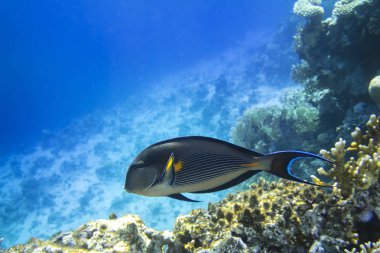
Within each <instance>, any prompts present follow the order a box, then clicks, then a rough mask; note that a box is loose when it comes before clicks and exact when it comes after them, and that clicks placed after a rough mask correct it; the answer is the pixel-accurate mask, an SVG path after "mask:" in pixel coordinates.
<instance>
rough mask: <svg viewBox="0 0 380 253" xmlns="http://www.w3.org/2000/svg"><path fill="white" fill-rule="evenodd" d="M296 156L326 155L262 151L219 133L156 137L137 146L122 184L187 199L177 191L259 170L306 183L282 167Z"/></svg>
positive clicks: (204, 188) (219, 184) (216, 186)
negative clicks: (220, 136) (153, 141)
mask: <svg viewBox="0 0 380 253" xmlns="http://www.w3.org/2000/svg"><path fill="white" fill-rule="evenodd" d="M298 157H313V158H318V159H322V160H326V159H324V158H321V157H319V156H317V155H314V154H311V153H306V152H300V151H284V152H277V153H273V154H269V155H263V154H260V153H257V152H254V151H251V150H249V149H246V148H243V147H240V146H237V145H234V144H231V143H228V142H225V141H221V140H218V139H213V138H208V137H200V136H191V137H180V138H175V139H170V140H166V141H162V142H158V143H156V144H153V145H151V146H149V147H148V148H146V149H145V150H144V151H143V152H141V153H140V154H139V155H138V156H137V157H136V158H135V160H134V161H133V162H132V165H131V166H130V168H129V170H128V173H127V176H126V183H125V189H126V190H127V191H129V192H132V193H136V194H140V195H145V196H169V197H173V198H177V199H181V200H187V201H192V200H190V199H188V198H186V197H185V196H183V195H181V193H184V192H191V193H207V192H213V191H218V190H223V189H227V188H229V187H232V186H234V185H236V184H239V183H241V182H243V181H245V180H247V179H248V178H250V177H251V176H253V175H254V174H256V173H258V172H260V171H262V170H265V171H268V172H269V173H272V174H275V175H278V176H280V177H283V178H287V179H290V180H293V181H297V182H304V183H308V182H305V181H303V180H300V179H297V178H295V177H294V176H292V175H291V174H290V172H289V170H288V168H287V166H288V164H289V163H290V162H291V160H293V159H296V158H298ZM326 161H328V160H326ZM328 162H329V161H328ZM273 165H275V166H276V167H280V168H273ZM284 166H285V168H284ZM309 184H310V183H309Z"/></svg>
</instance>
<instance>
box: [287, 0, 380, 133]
mask: <svg viewBox="0 0 380 253" xmlns="http://www.w3.org/2000/svg"><path fill="white" fill-rule="evenodd" d="M320 4H321V1H318V0H299V1H297V2H296V3H295V5H294V13H295V14H297V15H299V16H302V17H304V18H305V23H304V25H303V26H302V27H301V28H300V29H299V31H298V33H297V34H296V36H295V43H294V44H295V50H296V52H297V54H298V55H299V57H300V59H301V62H300V63H299V64H296V65H295V66H294V67H293V71H292V72H293V74H292V75H293V79H294V80H296V81H297V82H299V83H301V84H303V85H304V87H305V89H306V92H307V94H308V97H309V102H310V103H312V104H313V105H314V106H316V107H317V108H318V110H319V114H320V117H319V118H320V129H321V131H323V132H325V133H327V134H329V131H330V132H331V131H332V130H335V128H336V127H339V126H340V124H341V123H342V121H344V127H341V128H340V129H341V135H343V134H347V132H346V133H343V132H344V131H345V129H347V128H350V127H352V126H355V125H358V124H359V125H362V124H364V123H365V118H367V117H368V116H369V115H370V114H372V113H375V112H376V111H377V108H376V106H375V103H378V101H375V103H374V102H373V101H372V100H371V97H373V96H372V95H371V97H370V95H369V94H368V84H369V83H370V80H371V79H373V78H374V77H375V76H377V75H379V73H380V57H379V56H380V47H379V45H380V1H379V0H340V1H337V2H336V3H335V6H334V8H333V10H332V15H331V16H330V17H328V18H326V19H323V14H324V13H325V12H324V8H323V6H321V5H320ZM325 15H326V13H325ZM315 93H318V94H319V95H320V94H321V93H323V96H322V97H319V100H318V101H315ZM317 97H318V96H317ZM354 111H355V113H354ZM353 114H356V115H358V114H362V115H365V117H363V118H359V117H355V119H352V118H353V117H352V115H353Z"/></svg>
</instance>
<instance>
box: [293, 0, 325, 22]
mask: <svg viewBox="0 0 380 253" xmlns="http://www.w3.org/2000/svg"><path fill="white" fill-rule="evenodd" d="M320 4H321V0H298V1H297V2H296V3H295V4H294V8H293V12H294V13H295V14H297V15H299V16H303V17H307V18H315V17H316V18H322V15H323V12H324V10H323V7H322V6H320Z"/></svg>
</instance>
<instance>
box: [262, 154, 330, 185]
mask: <svg viewBox="0 0 380 253" xmlns="http://www.w3.org/2000/svg"><path fill="white" fill-rule="evenodd" d="M264 157H265V158H269V159H270V160H271V162H270V165H269V168H268V169H267V170H266V171H267V172H269V173H271V174H274V175H276V176H278V177H282V178H285V179H288V180H292V181H295V182H299V183H304V184H309V185H315V186H330V185H328V184H324V185H320V184H315V183H312V182H308V181H306V180H302V179H300V178H298V177H296V176H294V175H293V174H292V172H291V170H290V167H291V165H292V162H293V161H294V160H296V159H298V158H303V157H311V158H316V159H319V160H322V161H325V162H328V163H331V164H334V163H333V162H332V161H330V160H328V159H326V158H324V157H321V156H319V155H316V154H313V153H308V152H302V151H293V150H292V151H279V152H274V153H271V154H268V155H265V156H264Z"/></svg>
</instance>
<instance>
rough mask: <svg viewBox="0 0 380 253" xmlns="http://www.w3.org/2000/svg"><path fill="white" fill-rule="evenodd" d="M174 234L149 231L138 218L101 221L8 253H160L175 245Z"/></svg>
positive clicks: (128, 216) (17, 247) (10, 250)
mask: <svg viewBox="0 0 380 253" xmlns="http://www.w3.org/2000/svg"><path fill="white" fill-rule="evenodd" d="M171 240H172V233H171V232H169V231H162V232H158V231H156V230H154V229H151V228H147V227H146V226H145V225H144V223H143V222H142V221H141V219H140V218H139V217H137V216H135V215H126V216H124V217H121V218H119V219H110V220H98V221H95V222H89V223H87V224H85V225H82V226H80V227H79V228H78V229H76V230H74V231H72V232H67V233H59V234H57V235H55V236H53V237H52V238H51V239H49V240H47V241H41V240H39V239H31V240H30V241H29V242H28V243H27V244H25V245H19V246H15V247H13V248H11V249H9V250H8V251H6V252H9V253H10V252H33V253H34V252H35V253H37V252H47V253H64V252H115V253H116V252H133V253H135V252H152V253H153V252H160V251H162V248H163V246H164V245H167V247H170V245H172V243H171Z"/></svg>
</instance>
